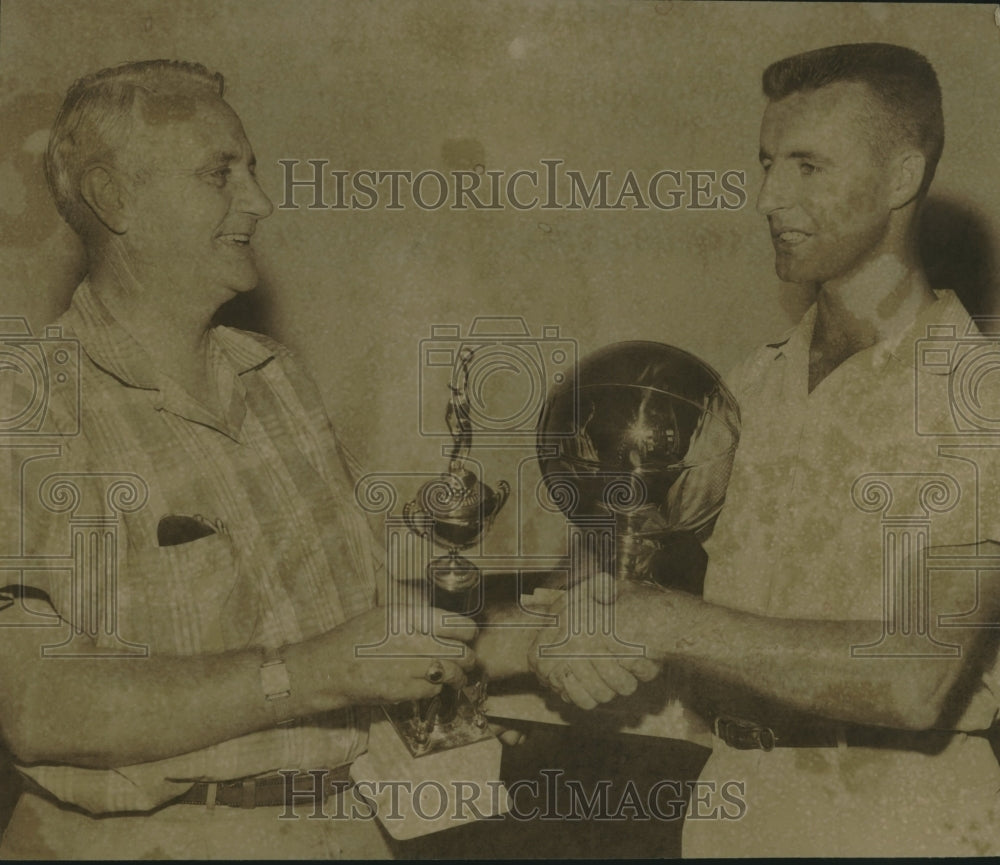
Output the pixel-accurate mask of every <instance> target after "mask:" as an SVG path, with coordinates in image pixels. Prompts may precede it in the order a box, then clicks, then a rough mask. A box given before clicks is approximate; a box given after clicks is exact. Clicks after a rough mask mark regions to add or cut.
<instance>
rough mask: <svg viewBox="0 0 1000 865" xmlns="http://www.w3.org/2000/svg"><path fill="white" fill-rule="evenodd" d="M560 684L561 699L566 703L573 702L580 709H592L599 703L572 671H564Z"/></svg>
mask: <svg viewBox="0 0 1000 865" xmlns="http://www.w3.org/2000/svg"><path fill="white" fill-rule="evenodd" d="M560 682H561V684H562V698H563V699H564V700H566V702H573V703H575V704H576V705H577V706H579V707H580V708H581V709H593V708H595V707H596V706H597V705H598V704H599V703H600V701H599V700H596V699H595V698H594V696H593V694H591V693H590V688H589V687H587V686H586V685H585V684H584V683H583V682H581V681H580V679H579V677H578V676H577V674H576V672H574V671H573V670H566V671H565V673H563V675H562V677H561V678H560ZM567 698H568V699H567Z"/></svg>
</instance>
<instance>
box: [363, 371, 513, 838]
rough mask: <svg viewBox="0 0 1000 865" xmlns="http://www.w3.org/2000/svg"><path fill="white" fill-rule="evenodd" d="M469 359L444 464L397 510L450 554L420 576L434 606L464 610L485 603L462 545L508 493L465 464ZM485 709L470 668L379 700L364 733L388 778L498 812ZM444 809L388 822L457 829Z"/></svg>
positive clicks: (408, 830)
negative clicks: (471, 799)
mask: <svg viewBox="0 0 1000 865" xmlns="http://www.w3.org/2000/svg"><path fill="white" fill-rule="evenodd" d="M471 357H472V353H471V352H469V351H466V352H464V353H463V355H462V359H461V366H460V370H459V374H460V383H459V384H458V385H457V386H456V385H455V384H452V385H451V392H452V393H451V399H450V401H449V403H448V408H447V411H446V420H447V423H448V429H449V431H450V433H451V437H452V441H453V444H452V448H451V452H450V455H449V458H448V470H447V472H445V473H443V474H441V475H440V476H439V477H437V478H434V479H433V480H430V481H428V482H427V483H425V484H423V485H422V486H421V487H420V489H419V490H418V492H417V494H416V497H415V499H414V500H413V501H410V502H408V503H407V504H406V505H404V507H403V521H404V522H405V524H406V526H407V528H408V529H409V530H410V531H411V532H413V533H414V534H415V535H417V536H419V537H422V538H428V539H430V540H431V541H432V542H434V543H435V544H438V545H439V546H442V547H444V548H445V549H446V550H447V552H446V553H445V555H443V556H438V557H436V558H434V559H432V560H431V561H430V563H429V564H428V566H427V571H426V574H424V575H422V576H424V577H425V579H426V580H427V581H428V583H429V589H430V591H429V597H430V603H431V605H432V606H434V607H438V608H440V609H444V610H447V611H449V612H451V613H456V614H460V615H466V616H472V615H474V614H475V613H476V612H477V611H478V610H479V607H480V606H481V586H482V575H481V573H480V571H479V568H477V567H476V566H475V565H474V564H473V563H472V562H471V561H469V560H468V559H467V558H465V557H464V556H463V555H461V551H462V550H466V549H468V548H470V547H472V546H474V545H475V544H477V543H478V542H479V540H480V538H481V537H482V535H483V533H484V532H485V531H487V530H488V529H489V528H490V527H491V526H492V524H493V520H494V519H495V518H496V515H497V514H498V513H499V512H500V509H501V508H502V507H503V506H504V503H505V502H506V501H507V497H508V495H509V494H510V486H509V485H508V484H507V482H506V481H499V482H498V483H497V489H496V490H495V491H494V490H493V489H490V487H488V486H486V485H485V484H483V483H482V482H481V481H480V480H479V478H478V477H477V475H476V473H475V472H474V471H472V470H471V469H470V468H469V467H468V464H467V458H468V455H469V450H470V448H471V446H472V421H471V419H470V416H469V403H468V397H467V388H468V378H469V376H468V367H469V362H470V360H471ZM434 666H435V664H434V663H433V662H432V663H431V665H430V667H429V674H428V678H429V679H430V681H432V682H434V681H435V679H434V678H433V676H434V673H433V668H434ZM439 672H440V671H439ZM442 676H443V673H442ZM437 681H440V679H438V680H437ZM485 705H486V678H485V675H483V674H482V672H478V673H472V674H470V676H469V679H468V680H467V682H466V684H465V685H464V686H463V687H462V688H460V689H456V688H453V687H450V686H448V685H446V686H444V687H443V688H442V689H441V691H440V692H439V693H438V694H437V695H436V696H434V697H431V698H429V699H425V700H417V701H411V702H407V703H401V704H398V705H393V706H385V707H384V711H385V715H386V718H387V720H388V726H387V725H386V722H384V721H380V722H377V723H373V724H372V726H371V731H370V736H369V753H370V755H371V758H372V762H373V764H374V763H377V764H378V765H376V767H375V768H376V770H377V771H378V772H379V774H381V775H382V776H383V777H389V778H392V779H393V780H400V779H403V780H410V781H412V782H413V783H415V784H416V785H417V787H418V788H419V787H420V785H421V784H426V783H435V782H436V783H437V786H438V789H439V790H448V791H450V790H454V789H455V785H456V784H464V785H466V787H465V789H466V790H470V789H471V790H475V791H476V793H477V798H476V801H475V803H474V805H475V813H478V815H479V816H490V815H497V814H500V813H503V812H504V811H505V810H506V809H507V799H506V792H505V791H503V787H502V784H501V783H500V780H499V778H500V756H501V746H500V742H499V740H498V739H497V738H496V736H495V735H494V734H493V733H492V732H491V731H490V729H489V724H488V723H487V720H486V712H485ZM404 746H405V747H404ZM501 793H502V795H501ZM382 804H385V803H382ZM398 805H399V803H396V806H398ZM436 807H437V806H436V805H432V806H430V810H431V811H434V810H435V809H436ZM445 810H446V811H447V812H448V813H445V815H444V817H443V818H441V819H439V820H431V821H428V820H426V819H415V818H414V819H409V820H406V819H404V820H403V821H402V822H400V823H395V824H392V825H390V823H388V822H384V825H385V826H386V828H387V829H388V830H389V832H390V834H393V835H394V836H395V837H397V838H407V837H415V836H417V835H423V834H426V833H428V832H434V831H438V830H440V829H444V828H447V827H448V826H453V825H456V824H455V819H454V812H455V810H456V809H455V808H454V807H452V808H450V810H449V809H445ZM404 811H405V808H404ZM449 813H450V814H451V815H452V819H451V821H450V822H449V821H448V819H446V818H447V817H448V814H449ZM405 816H407V815H405V814H404V817H405ZM409 816H411V817H412V816H413V815H412V814H410V815H409ZM417 816H418V817H419V816H420V815H419V814H418V815H417Z"/></svg>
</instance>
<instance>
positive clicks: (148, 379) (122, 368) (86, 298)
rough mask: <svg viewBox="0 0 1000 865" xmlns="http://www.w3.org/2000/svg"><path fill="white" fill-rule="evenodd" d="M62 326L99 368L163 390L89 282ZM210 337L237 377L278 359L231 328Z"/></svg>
mask: <svg viewBox="0 0 1000 865" xmlns="http://www.w3.org/2000/svg"><path fill="white" fill-rule="evenodd" d="M59 324H62V325H64V326H65V327H66V328H67V329H69V331H70V332H71V333H72V334H73V335H74V336H75V337H76V339H77V340H78V341H79V342H80V345H81V347H82V348H83V350H84V351H85V352H86V353H87V356H88V357H89V358H90V359H91V360H92V361H93V362H94V363H95V364H97V366H99V367H100V368H101V369H103V370H104V371H105V372H107V373H110V374H111V375H113V376H114V377H115V378H117V379H119V380H120V381H121V382H123V383H124V384H127V385H129V386H130V387H137V388H143V389H146V390H162V389H163V376H162V374H161V372H160V371H159V370H158V369H157V368H156V365H155V362H154V361H153V358H152V357H151V356H150V354H149V352H147V351H146V349H145V348H143V347H142V345H141V344H140V343H139V341H138V340H137V339H135V338H134V337H133V336H132V334H130V333H129V332H128V330H126V329H125V327H124V326H123V325H122V324H121V322H119V321H118V319H116V318H115V317H114V315H113V314H112V312H111V310H110V309H108V307H107V306H106V305H105V304H104V303H103V301H102V300H101V299H100V298H99V297H98V296H97V294H96V293H95V292H94V290H93V287H92V286H91V285H90V281H89V280H88V279H84V281H83V282H82V283H81V284H80V285H79V286H78V288H77V290H76V292H75V293H74V295H73V302H72V304H71V305H70V308H69V309H68V310H67V311H66V312H65V313H64V314H63V316H62V318H61V319H60V320H59ZM211 338H212V339H213V341H214V343H215V344H216V345H218V346H219V347H220V348H221V349H222V355H223V356H224V358H225V360H226V361H227V362H228V364H229V365H230V366H231V367H232V369H233V372H234V373H235V374H236V375H242V374H243V373H245V372H249V371H251V370H253V369H257V368H258V367H260V366H263V365H264V364H265V363H267V362H268V361H269V360H271V359H273V358H274V356H275V354H274V352H273V351H272V350H271V349H270V348H269V347H268V346H267V345H265V344H263V343H262V342H260V341H258V340H255V339H253V338H250V337H247V336H245V335H244V334H241V333H240V332H239V331H237V330H234V329H232V328H228V327H216V328H213V329H212V332H211ZM167 372H169V371H167Z"/></svg>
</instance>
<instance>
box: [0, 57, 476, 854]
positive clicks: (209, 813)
mask: <svg viewBox="0 0 1000 865" xmlns="http://www.w3.org/2000/svg"><path fill="white" fill-rule="evenodd" d="M222 94H223V81H222V78H221V76H218V75H213V74H210V73H209V72H208V71H207V70H205V69H204V68H203V67H201V66H199V65H195V64H188V63H181V62H175V61H150V62H143V63H132V64H127V65H124V66H119V67H115V68H113V69H106V70H103V71H101V72H98V73H96V74H94V75H90V76H88V77H86V78H84V79H82V80H80V81H78V82H77V83H76V84H75V85H74V86H73V87H72V88H71V89H70V91H69V94H68V95H67V97H66V101H65V103H64V105H63V108H62V110H61V112H60V114H59V116H58V118H57V120H56V123H55V125H54V127H53V130H52V134H51V140H50V145H49V149H48V153H47V160H46V169H47V176H48V179H49V182H50V186H51V188H52V191H53V193H54V195H55V199H56V202H57V205H58V208H59V210H60V212H61V214H62V215H63V216H64V218H65V219H66V220H67V221H68V222H69V224H70V225H71V226H72V227H73V228H74V229H75V230H76V232H77V233H78V234H79V235H80V237H81V238H82V239H83V241H84V244H85V246H86V249H87V253H88V257H89V273H88V275H87V277H86V279H85V280H84V281H83V283H82V284H81V285H80V286H79V288H78V289H77V291H76V294H75V295H74V298H73V302H72V306H71V308H70V309H69V310H68V311H67V312H66V313H65V315H64V316H63V317H62V318H61V319H60V320H59V322H58V324H59V325H60V327H61V333H62V337H63V338H69V339H74V340H77V341H78V342H79V345H80V346H81V348H82V352H81V365H80V382H81V400H80V416H79V418H78V419H77V418H75V417H74V416H73V400H72V398H71V397H72V394H69V392H68V391H66V390H65V389H62V390H60V389H59V388H55V389H53V391H52V400H51V404H50V405H49V406H48V408H47V411H48V416H47V420H46V424H47V427H46V430H47V431H48V432H51V433H53V434H54V435H55V437H54V438H51V439H44V438H42V439H39V438H38V437H37V436H36V437H34V438H31V439H24V440H21V441H20V442H18V443H16V444H11V443H10V442H9V441H8V442H7V444H6V446H5V447H3V448H0V456H2V457H3V458H4V459H5V460H6V461H7V469H8V475H7V477H8V479H9V481H10V483H9V485H8V490H9V493H8V495H7V496H6V497H5V500H4V506H5V508H8V509H9V510H8V512H7V518H8V519H6V520H5V525H8V526H15V525H16V526H20V527H21V537H20V539H19V543H20V550H19V552H20V554H21V557H20V558H19V561H20V562H21V564H22V567H23V570H22V574H21V577H20V580H18V581H16V582H17V585H16V586H15V588H14V590H13V594H16V595H18V596H19V597H20V599H21V603H20V604H17V605H8V608H7V609H6V610H4V612H3V614H2V615H3V616H5V617H6V618H5V620H4V621H3V622H0V624H8V625H29V626H31V625H34V626H35V627H8V628H0V642H2V644H3V652H4V658H5V661H4V664H3V669H4V691H5V693H7V694H8V695H17V696H16V698H14V699H8V700H3V701H2V707H0V724H2V728H3V732H4V734H5V737H6V738H7V740H8V742H9V744H10V746H11V749H12V751H13V753H14V754H15V756H16V758H17V759H18V761H19V768H20V770H21V771H22V773H23V774H24V775H25V776H26V779H27V785H26V792H25V793H24V795H23V796H22V798H21V800H20V802H19V803H18V805H17V808H16V810H15V813H14V815H13V818H12V820H11V823H10V825H9V827H8V829H7V831H6V834H5V836H4V839H3V845H2V850H0V852H2V853H3V855H4V856H6V857H25V858H37V857H42V856H44V857H50V858H51V857H72V858H96V857H111V858H119V857H125V856H127V857H130V858H145V857H157V858H160V857H171V858H173V857H184V858H189V857H195V858H200V857H226V858H239V857H303V858H305V857H308V858H312V857H316V858H325V857H341V856H352V857H378V856H384V855H385V854H386V853H387V848H386V847H385V845H384V843H383V841H382V836H381V835H380V832H379V830H378V828H377V825H376V823H375V822H374V821H372V820H370V819H369V820H367V821H364V820H358V819H349V818H350V817H351V813H352V809H351V808H350V807H347V806H346V805H345V804H344V803H343V802H342V801H341V800H340V799H338V801H337V802H333V800H334V799H335V798H337V797H338V790H339V791H340V792H341V793H342V792H343V789H344V783H343V782H344V781H345V779H346V767H348V766H349V764H350V763H351V761H352V760H353V759H354V758H355V757H356V756H357V755H358V754H360V753H361V752H362V751H363V750H364V749H365V747H366V742H367V710H366V709H365V707H366V706H367V705H369V704H375V703H380V702H395V701H400V700H406V699H417V698H422V697H428V696H432V695H433V694H435V693H437V691H439V690H440V688H441V687H442V683H452V684H454V683H458V682H461V681H462V680H463V676H464V670H465V669H468V668H469V667H470V665H471V664H472V663H473V658H472V655H471V652H469V651H464V653H463V652H461V651H458V650H459V649H461V648H464V647H463V645H462V642H459V640H464V641H467V640H469V639H470V638H471V637H472V636H473V634H474V626H473V625H472V623H471V622H468V621H467V620H466V621H465V622H464V623H463V622H462V621H459V623H458V624H457V625H455V626H452V627H448V628H444V629H440V628H439V629H438V630H437V632H436V637H437V639H436V638H435V637H434V636H431V635H430V634H429V633H428V629H427V628H411V629H405V628H404V629H403V633H402V636H400V637H399V638H398V640H399V644H398V645H396V646H393V647H392V649H393V651H392V652H391V654H392V655H394V658H393V659H392V660H383V659H380V658H379V657H362V656H361V654H360V653H359V652H358V651H357V647H359V646H363V645H375V644H378V643H380V642H384V641H385V640H386V639H387V633H388V632H387V629H386V622H387V618H386V611H385V610H384V609H379V608H376V607H375V606H374V605H375V600H376V568H377V558H378V556H377V553H378V550H377V548H376V545H375V544H374V543H373V541H372V537H371V535H370V534H369V530H368V526H367V524H366V523H365V521H364V519H363V517H362V516H361V515H360V514H359V513H358V512H357V510H356V509H355V507H354V503H353V488H352V484H351V480H350V477H349V467H348V463H347V461H346V460H347V458H346V455H345V454H344V452H343V450H342V449H341V448H340V446H339V444H338V443H337V441H336V439H335V437H334V434H333V431H332V429H331V427H330V424H329V421H328V420H327V418H326V416H325V414H324V412H323V410H322V408H321V403H320V400H319V398H318V395H317V393H316V391H315V389H314V387H313V385H312V384H311V382H310V381H309V380H308V378H307V377H306V376H305V375H304V374H303V373H302V371H301V369H300V368H299V367H298V366H297V365H296V364H295V362H294V361H293V360H292V358H291V356H290V355H289V353H288V351H287V350H286V349H284V348H283V347H282V346H280V345H277V344H276V343H274V342H273V341H271V340H270V339H267V338H266V337H263V336H259V335H256V334H250V333H245V332H241V331H237V330H234V329H231V328H226V327H216V328H213V327H211V325H210V322H211V320H212V317H213V314H214V313H215V311H216V310H217V309H218V308H219V306H220V305H221V304H223V303H225V302H226V301H227V300H229V299H231V298H233V297H234V296H236V295H237V294H239V293H241V292H246V291H249V290H251V289H252V288H254V286H255V284H256V282H257V271H256V267H255V263H254V252H253V248H252V238H253V235H254V232H255V230H256V227H257V223H258V222H259V221H260V220H261V219H264V218H265V217H267V216H268V215H269V214H270V213H271V210H272V205H271V202H270V201H269V200H268V198H267V196H266V195H265V194H264V193H263V191H262V190H261V188H260V187H259V186H258V184H257V180H256V178H255V176H254V165H255V160H254V154H253V151H252V149H251V147H250V144H249V142H248V141H247V138H246V136H245V134H244V132H243V128H242V126H241V125H240V121H239V119H238V118H237V116H236V114H235V113H234V112H233V110H232V109H231V108H230V107H229V106H228V105H227V104H226V102H224V101H223V99H222ZM24 379H25V377H24V376H18V375H17V374H16V371H15V372H8V373H7V374H5V375H4V376H2V377H0V387H2V388H3V392H2V395H3V397H4V399H5V400H8V401H11V400H12V401H13V403H9V402H8V405H10V404H13V405H18V404H20V403H19V400H20V401H23V399H24V392H23V391H24V388H25V387H26V386H28V385H30V382H25V381H24ZM12 416H14V415H13V414H12V413H11V412H7V413H4V414H3V417H5V418H9V417H12ZM77 420H78V421H79V434H73V433H75V430H76V426H75V424H76V423H77ZM32 448H34V450H32ZM67 490H72V492H71V493H69V494H68V495H69V498H68V499H60V495H61V494H62V493H65V492H66V491H67ZM60 491H61V492H60ZM74 495H75V496H76V498H75V499H74V498H73V496H74ZM66 501H69V502H71V503H73V505H74V506H73V508H70V509H69V511H68V510H67V508H66V507H62V504H63V503H64V502H66ZM115 507H117V508H118V510H117V511H116V512H115V514H116V515H117V517H118V522H117V524H116V526H115V531H116V532H117V535H116V538H117V552H115V548H114V547H112V546H108V545H107V543H108V541H107V532H108V531H110V529H108V520H107V517H108V516H109V509H112V510H113V509H114V508H115ZM115 514H112V515H115ZM71 517H72V519H75V520H77V522H76V528H77V529H79V528H80V525H82V523H81V522H80V521H81V520H83V521H84V522H85V521H86V519H90V520H91V522H90V523H89V524H88V525H89V526H91V527H93V526H99V527H100V526H103V527H104V528H103V529H101V531H102V532H103V534H96V533H91V534H87V533H86V532H85V533H84V534H82V535H80V534H77V535H74V537H76V538H83V540H81V541H80V543H82V544H84V545H85V546H86V545H88V544H89V545H92V546H88V547H87V551H86V552H85V553H82V554H81V556H82V558H81V559H80V560H81V561H84V560H86V561H88V562H89V565H88V567H91V568H92V570H91V571H90V572H89V573H91V575H92V578H88V579H87V580H80V579H76V578H75V577H74V575H73V574H69V573H67V572H66V571H65V570H62V571H60V570H53V569H51V567H50V568H48V569H46V568H45V567H43V566H41V565H39V567H37V568H34V567H31V566H30V564H31V563H30V559H31V557H33V556H34V557H41V559H44V558H45V557H49V558H51V557H52V556H54V555H56V554H58V553H60V552H62V551H63V550H64V548H65V546H66V544H67V538H68V537H69V536H70V531H69V529H70V528H72V526H68V523H67V520H68V519H69V518H71ZM95 520H96V522H95ZM102 520H103V522H102ZM112 522H113V521H112ZM102 545H103V546H102ZM26 559H28V560H29V561H28V566H24V562H25V560H26ZM41 559H40V560H41ZM95 568H96V570H94V569H95ZM102 568H103V570H102ZM93 575H96V576H93ZM76 576H77V577H78V576H79V574H77V575H76ZM10 582H15V581H14V580H10ZM49 605H51V606H49ZM422 612H424V613H426V612H427V611H426V610H425V611H422ZM53 613H54V614H55V616H53ZM417 618H418V619H419V616H418V617H417ZM412 620H413V619H411V621H412ZM95 622H97V623H98V624H99V627H92V626H93V625H94V624H95ZM43 625H45V626H46V627H42V626H43ZM442 642H443V643H444V644H445V645H444V651H445V654H446V656H442ZM60 644H65V646H64V649H65V651H62V652H60V651H59V649H58V647H59V645H60ZM43 647H47V650H46V652H45V653H44V657H43V653H42V652H41V651H40V650H41V649H42V648H43ZM54 647H55V648H54ZM59 654H69V655H71V657H68V658H60V657H53V656H54V655H59ZM129 655H137V656H138V657H129ZM144 655H148V657H143V656H144ZM407 656H409V657H407ZM296 769H298V770H310V771H313V772H314V773H315V774H314V775H309V776H306V775H303V778H302V779H300V780H299V782H298V786H299V787H300V788H301V787H305V788H306V789H308V790H311V791H313V792H314V793H316V795H319V796H322V797H325V798H326V801H325V802H324V801H320V807H322V808H323V813H326V814H330V815H339V817H340V819H337V818H332V819H326V820H312V819H305V816H304V815H306V814H311V813H312V812H313V811H312V809H313V806H314V804H315V797H313V798H312V799H310V802H308V803H307V805H306V807H305V808H304V809H303V807H301V806H300V808H299V811H300V812H302V813H301V814H300V816H302V819H285V820H279V819H278V818H279V815H281V814H282V813H285V814H286V816H287V812H286V810H285V807H284V806H285V802H286V799H287V795H286V789H285V779H284V777H283V776H281V775H277V774H275V773H276V772H278V770H296ZM317 778H319V779H321V780H322V782H323V784H322V786H323V789H322V790H319V787H318V786H317V785H318V782H317V780H316V779H317ZM361 814H362V816H365V813H364V809H361ZM355 816H357V815H355ZM367 816H369V817H370V814H368V815H367Z"/></svg>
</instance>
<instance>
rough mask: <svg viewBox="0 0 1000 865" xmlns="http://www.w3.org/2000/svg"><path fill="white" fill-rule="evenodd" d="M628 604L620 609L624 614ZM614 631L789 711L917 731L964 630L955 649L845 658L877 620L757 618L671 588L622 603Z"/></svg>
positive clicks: (869, 637)
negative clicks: (941, 654)
mask: <svg viewBox="0 0 1000 865" xmlns="http://www.w3.org/2000/svg"><path fill="white" fill-rule="evenodd" d="M626 610H627V612H626ZM616 626H617V628H618V629H619V631H618V632H619V634H621V635H623V636H625V638H626V639H634V640H636V641H640V642H643V643H644V644H645V645H646V646H647V649H648V651H649V652H650V654H651V655H652V656H653V657H655V658H657V659H658V660H662V661H663V662H665V663H668V664H670V663H679V664H684V665H687V666H689V667H691V668H693V669H695V670H697V671H699V672H701V673H704V674H707V675H710V676H712V677H714V678H717V679H719V680H721V681H724V682H728V683H731V684H733V685H736V686H739V687H741V688H746V689H748V690H750V691H752V692H754V693H757V694H759V695H761V696H763V697H766V698H769V699H771V700H776V701H778V702H781V703H784V704H785V705H787V706H789V707H790V708H794V709H798V710H803V711H808V712H811V713H813V714H817V715H821V716H825V717H829V718H833V719H837V720H841V721H847V722H854V723H862V724H877V725H885V726H890V727H897V728H910V729H923V728H928V727H931V726H933V725H934V724H935V723H937V722H938V720H939V718H940V716H941V714H942V710H943V708H944V705H945V703H946V698H947V697H948V695H949V693H950V692H951V690H952V687H953V686H954V684H955V683H956V682H957V681H958V678H959V676H960V675H961V674H962V671H963V665H964V664H965V663H966V662H967V660H968V655H969V650H970V648H971V646H972V643H973V637H972V635H971V634H970V633H969V632H966V631H962V630H959V631H951V632H949V636H948V641H949V642H954V643H961V644H962V648H963V652H962V656H959V657H955V658H927V657H899V658H897V657H891V658H887V657H879V658H867V657H852V654H851V647H852V646H857V645H864V644H870V643H873V642H876V641H877V640H878V639H879V638H880V637H881V636H882V623H881V622H847V621H830V622H826V621H815V620H799V619H781V618H770V617H763V616H757V615H753V614H750V613H745V612H741V611H738V610H732V609H728V608H725V607H721V606H717V605H714V604H709V603H706V602H704V601H702V600H700V599H697V598H694V597H691V596H689V595H685V594H682V593H678V592H669V591H664V592H659V591H643V592H642V598H641V602H636V601H635V600H634V599H633V600H632V601H631V602H630V601H629V600H624V603H623V604H622V607H621V609H620V611H619V614H618V615H617V616H616Z"/></svg>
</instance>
